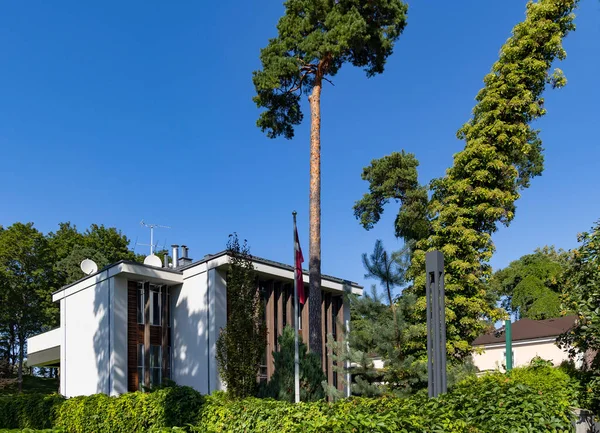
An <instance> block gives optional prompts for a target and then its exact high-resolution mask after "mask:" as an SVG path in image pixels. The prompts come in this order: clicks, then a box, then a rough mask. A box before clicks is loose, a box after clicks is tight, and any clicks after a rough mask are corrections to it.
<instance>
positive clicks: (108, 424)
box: [56, 387, 204, 433]
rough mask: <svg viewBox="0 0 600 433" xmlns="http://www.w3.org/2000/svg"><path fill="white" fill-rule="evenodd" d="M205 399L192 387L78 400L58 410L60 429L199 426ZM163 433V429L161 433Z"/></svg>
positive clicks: (126, 432) (128, 432)
mask: <svg viewBox="0 0 600 433" xmlns="http://www.w3.org/2000/svg"><path fill="white" fill-rule="evenodd" d="M203 401H204V398H203V397H202V396H201V395H200V393H198V392H197V391H195V390H193V389H192V388H189V387H169V388H164V389H159V390H156V391H154V392H151V393H142V392H134V393H129V394H124V395H122V396H120V397H109V396H107V395H104V394H97V395H92V396H89V397H74V398H70V399H69V400H67V401H66V402H65V403H64V404H63V405H62V406H61V407H60V409H59V411H58V419H57V422H56V426H57V427H59V428H64V429H65V430H66V431H68V432H69V433H88V432H94V433H102V432H106V433H113V432H114V433H118V432H122V433H133V432H146V431H149V430H151V429H156V428H163V427H174V426H185V425H188V424H196V423H197V422H198V414H199V413H200V408H201V406H202V404H203ZM158 431H160V430H158Z"/></svg>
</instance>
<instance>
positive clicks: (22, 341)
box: [17, 335, 25, 393]
mask: <svg viewBox="0 0 600 433" xmlns="http://www.w3.org/2000/svg"><path fill="white" fill-rule="evenodd" d="M23 358H25V338H24V336H23V335H19V369H18V370H17V371H18V372H17V378H18V382H19V393H21V392H23Z"/></svg>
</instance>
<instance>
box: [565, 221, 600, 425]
mask: <svg viewBox="0 0 600 433" xmlns="http://www.w3.org/2000/svg"><path fill="white" fill-rule="evenodd" d="M578 240H579V242H580V243H581V245H580V246H579V248H577V249H576V250H574V251H573V252H572V256H571V264H570V267H569V269H568V271H567V284H566V285H565V287H564V292H563V308H564V310H565V311H574V312H575V313H576V314H577V316H578V320H577V324H576V326H575V327H574V328H572V329H571V330H569V331H568V332H566V333H565V334H563V335H561V336H560V337H559V339H558V344H559V346H560V347H562V348H563V349H567V350H569V352H570V355H571V357H572V358H575V357H576V356H578V355H580V354H583V355H584V358H585V363H584V372H583V373H582V374H580V376H581V378H582V381H583V382H585V385H586V388H587V391H588V393H587V395H588V404H589V405H590V406H591V407H592V408H593V409H594V410H596V411H597V410H600V394H599V393H598V389H600V220H599V221H597V222H596V223H595V224H594V226H593V227H592V229H591V231H589V232H586V233H582V234H580V235H579V237H578ZM596 413H598V412H596Z"/></svg>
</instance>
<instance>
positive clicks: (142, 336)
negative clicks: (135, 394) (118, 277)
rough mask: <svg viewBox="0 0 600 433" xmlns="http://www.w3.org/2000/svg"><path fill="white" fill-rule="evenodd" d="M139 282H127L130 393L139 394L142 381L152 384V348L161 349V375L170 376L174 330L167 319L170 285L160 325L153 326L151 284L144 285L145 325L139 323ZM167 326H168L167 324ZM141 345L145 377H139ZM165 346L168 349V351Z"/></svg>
mask: <svg viewBox="0 0 600 433" xmlns="http://www.w3.org/2000/svg"><path fill="white" fill-rule="evenodd" d="M139 287H140V286H139V284H138V282H137V281H128V282H127V389H128V391H137V390H138V389H139V385H140V381H142V382H143V383H144V385H145V386H149V385H150V368H149V367H150V346H162V348H163V349H162V360H161V361H162V365H161V367H162V373H163V375H162V376H163V377H168V375H167V368H168V362H169V359H170V356H169V348H170V346H171V328H170V326H169V323H168V320H167V318H168V317H169V311H168V310H169V305H168V302H167V301H166V299H168V296H167V293H168V288H167V286H162V287H163V292H164V294H161V296H163V298H162V305H163V306H165V307H164V308H163V309H162V316H161V326H155V325H151V324H150V296H149V293H150V290H149V289H150V285H149V284H148V283H144V285H143V290H144V295H145V300H146V302H145V305H144V311H143V314H144V322H145V324H140V323H138V305H137V302H138V298H137V295H138V290H139ZM165 324H167V326H166V327H165V326H164V325H165ZM138 344H143V345H144V357H145V359H144V370H145V374H144V376H145V377H138ZM165 347H166V349H165Z"/></svg>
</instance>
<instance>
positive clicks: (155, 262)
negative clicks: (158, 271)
mask: <svg viewBox="0 0 600 433" xmlns="http://www.w3.org/2000/svg"><path fill="white" fill-rule="evenodd" d="M144 264H145V265H149V266H154V267H155V268H162V260H161V259H160V257H158V256H157V255H155V254H150V255H149V256H146V258H145V259H144Z"/></svg>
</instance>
